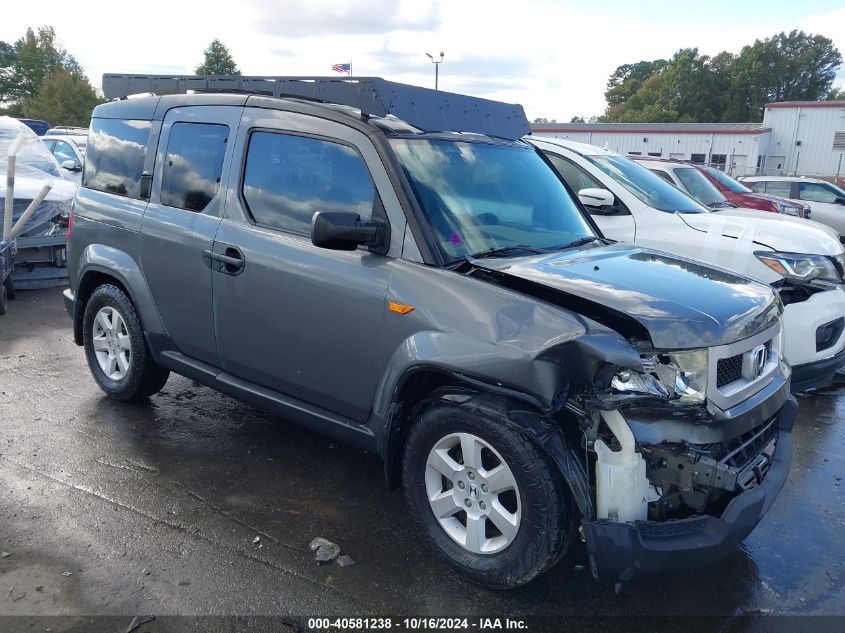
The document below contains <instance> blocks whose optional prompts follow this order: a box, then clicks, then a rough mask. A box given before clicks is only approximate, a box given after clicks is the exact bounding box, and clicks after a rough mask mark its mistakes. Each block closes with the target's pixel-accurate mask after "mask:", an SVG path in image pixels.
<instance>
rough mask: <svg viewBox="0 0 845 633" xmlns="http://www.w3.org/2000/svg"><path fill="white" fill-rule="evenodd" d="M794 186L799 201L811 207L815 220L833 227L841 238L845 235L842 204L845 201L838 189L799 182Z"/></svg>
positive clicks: (817, 183)
mask: <svg viewBox="0 0 845 633" xmlns="http://www.w3.org/2000/svg"><path fill="white" fill-rule="evenodd" d="M794 186H795V188H796V189H797V192H796V193H797V196H798V199H799V200H801V202H805V203H807V204H809V205H810V210H811V216H810V217H811V218H812V219H813V220H815V221H816V222H821V223H822V224H827V225H828V226H831V227H833V228H834V229H836V231H837V232H838V233H839V235H840V236H841V235H845V204H842V202H845V200H843V198H842V197H841V194H840V193H839V192H838V191H837V190H836V189H834V188H833V187H832V186H830V185H827V184H822V183H819V182H798V183H794ZM837 200H839V201H842V202H837Z"/></svg>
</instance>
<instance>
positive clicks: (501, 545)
mask: <svg viewBox="0 0 845 633" xmlns="http://www.w3.org/2000/svg"><path fill="white" fill-rule="evenodd" d="M425 487H426V493H427V496H428V502H429V505H430V506H431V510H432V512H434V516H435V517H436V518H437V521H438V522H439V523H440V526H441V527H442V528H443V529H444V531H445V532H446V533H447V534H448V535H449V536H450V537H451V538H452V539H453V540H454V541H455V542H456V543H458V544H459V545H460V546H461V547H463V548H464V549H466V550H468V551H470V552H472V553H474V554H495V553H497V552H500V551H502V550H503V549H505V548H506V547H507V546H508V545H510V544H511V543H512V542H513V540H514V539H515V538H516V535H517V533H518V532H519V524H520V519H521V517H522V508H521V502H520V495H519V488H518V486H517V484H516V479H515V478H514V476H513V473H512V472H511V469H510V467H509V466H508V465H507V463H505V460H504V459H502V456H501V455H500V454H499V453H498V452H497V451H496V449H494V448H493V447H492V446H491V445H490V444H489V443H488V442H486V441H485V440H483V439H481V438H480V437H478V436H477V435H473V434H471V433H452V434H450V435H447V436H446V437H444V438H442V439H441V440H440V441H438V442H437V443H436V444H435V445H434V447H433V448H432V449H431V451H430V452H429V455H428V460H427V462H426V470H425Z"/></svg>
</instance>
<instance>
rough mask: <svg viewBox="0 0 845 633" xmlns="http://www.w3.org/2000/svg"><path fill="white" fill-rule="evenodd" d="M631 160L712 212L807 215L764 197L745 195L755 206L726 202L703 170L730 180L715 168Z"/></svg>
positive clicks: (800, 208)
mask: <svg viewBox="0 0 845 633" xmlns="http://www.w3.org/2000/svg"><path fill="white" fill-rule="evenodd" d="M631 159H632V160H635V161H637V162H638V163H639V164H641V165H642V166H643V167H645V168H647V169H648V170H650V171H652V172H654V173H655V174H657V175H658V176H660V177H661V178H663V180H665V181H666V182H668V183H669V184H672V185H675V186H676V187H678V189H680V190H681V191H683V192H684V193H686V194H687V195H689V196H690V197H692V198H693V199H694V200H695V201H697V202H698V203H700V204H703V205H704V206H705V207H709V208H710V209H713V210H714V211H719V210H721V209H730V208H743V209H752V210H763V211H775V212H776V213H783V214H784V215H791V216H794V217H807V216H808V214H806V213H805V212H804V209H803V208H802V207H799V206H798V205H796V204H794V203H792V202H789V201H787V200H784V201H783V202H782V203H777V202H776V201H775V200H773V199H770V198H764V197H762V196H757V195H756V194H753V193H752V194H749V195H750V196H751V197H752V198H759V200H756V199H752V200H750V201H749V202H751V203H752V204H754V205H755V206H745V205H744V204H742V201H741V200H739V199H737V198H736V197H735V198H734V199H733V200H731V199H729V198H728V197H727V196H726V195H725V193H724V192H723V191H722V190H721V189H720V187H719V186H718V183H717V181H716V180H715V178H714V177H711V176H709V175H708V173H707V171H705V169H709V170H711V171H715V172H718V173H719V174H722V175H723V176H724V177H725V178H728V179H730V176H727V175H725V174H723V173H722V172H720V171H719V170H718V169H714V168H712V167H704V166H703V165H696V164H694V163H690V162H687V161H677V160H669V159H665V158H663V159H660V158H637V157H633V156H632V157H631ZM737 184H739V183H737ZM740 186H742V185H740ZM763 207H765V208H763Z"/></svg>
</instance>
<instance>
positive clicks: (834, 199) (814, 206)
mask: <svg viewBox="0 0 845 633" xmlns="http://www.w3.org/2000/svg"><path fill="white" fill-rule="evenodd" d="M742 182H743V183H745V184H747V185H748V186H749V187H751V189H752V191H755V192H757V193H767V194H774V195H777V196H781V197H783V198H789V199H790V200H795V201H797V202H803V203H805V204H808V205H810V209H811V210H812V214H813V219H814V220H815V221H816V222H821V223H822V224H827V225H828V226H829V227H831V228H833V229H834V230H836V232H837V233H839V235H840V239H845V237H843V236H845V191H843V190H842V189H841V188H840V187H837V186H836V185H834V184H833V183H831V182H827V181H826V180H818V179H816V178H801V177H794V176H747V177H745V178H743V179H742Z"/></svg>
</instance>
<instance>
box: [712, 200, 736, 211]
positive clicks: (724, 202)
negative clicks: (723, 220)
mask: <svg viewBox="0 0 845 633" xmlns="http://www.w3.org/2000/svg"><path fill="white" fill-rule="evenodd" d="M710 208H711V209H713V211H718V210H719V209H735V208H736V205H735V204H731V203H730V202H728V201H727V200H722V201H721V202H714V203H713V204H711V205H710Z"/></svg>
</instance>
